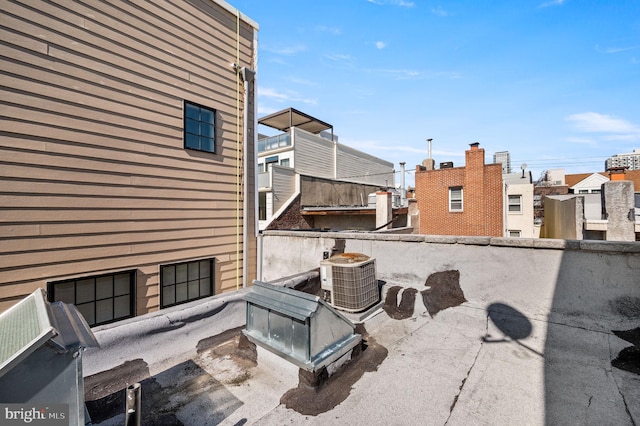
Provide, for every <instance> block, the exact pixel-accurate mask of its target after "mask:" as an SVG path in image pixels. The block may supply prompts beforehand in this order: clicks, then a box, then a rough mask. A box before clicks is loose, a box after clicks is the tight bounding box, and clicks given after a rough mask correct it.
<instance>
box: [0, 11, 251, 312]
mask: <svg viewBox="0 0 640 426" xmlns="http://www.w3.org/2000/svg"><path fill="white" fill-rule="evenodd" d="M32 4H33V3H31V2H21V1H4V2H2V6H1V7H2V21H3V26H4V27H6V28H7V29H2V30H0V36H1V37H2V39H3V44H2V45H0V55H2V56H3V60H2V61H1V62H0V98H1V99H2V104H1V105H0V138H1V142H0V310H4V309H6V308H7V307H8V306H10V305H11V304H12V303H14V302H15V301H16V300H18V299H20V298H21V297H23V296H24V295H26V294H28V293H30V292H32V291H33V290H34V289H35V288H37V287H46V283H47V282H49V281H54V280H59V279H65V278H71V277H79V276H85V275H92V274H96V273H101V272H112V271H119V270H129V269H136V270H137V280H138V281H137V284H138V285H137V287H138V288H137V296H138V300H137V313H138V314H141V313H145V312H148V311H150V310H155V309H157V308H158V304H159V298H158V293H159V291H158V280H159V278H158V271H159V265H160V264H163V263H173V262H177V261H182V260H189V259H197V258H204V257H215V258H216V292H217V293H218V292H221V291H224V290H229V289H235V288H236V286H237V285H238V282H239V283H240V285H241V284H242V277H241V276H238V274H242V265H241V263H242V256H243V253H242V223H243V222H242V219H243V215H244V214H245V212H243V211H242V206H243V197H244V191H245V190H246V191H254V190H255V186H254V185H253V184H250V185H248V186H247V188H244V187H243V186H242V185H240V186H238V182H239V181H240V182H242V174H243V173H244V171H243V170H242V165H243V156H244V155H247V156H248V158H249V170H248V171H247V173H248V175H249V176H248V177H249V182H253V176H254V172H253V169H254V161H253V156H254V153H253V149H254V144H253V143H250V144H249V150H248V151H247V152H244V149H240V150H239V149H238V139H239V137H240V143H241V137H242V135H243V129H242V124H243V117H242V111H243V108H244V105H243V86H242V82H241V81H239V79H238V77H237V75H236V73H235V71H234V70H233V68H232V67H231V66H230V64H231V63H234V62H236V63H239V64H240V65H241V66H247V67H249V68H255V64H254V58H255V48H256V47H255V45H254V44H255V37H254V28H253V27H251V26H250V25H249V24H248V23H246V22H243V21H238V19H237V17H236V16H234V15H233V14H232V13H230V12H229V11H228V10H226V9H225V8H222V7H220V6H219V5H217V4H216V3H215V2H213V1H210V0H200V1H197V0H194V1H190V2H186V1H185V2H175V3H173V4H172V3H170V2H158V3H157V4H156V3H152V2H117V3H111V2H100V1H74V2H71V1H68V0H56V1H51V2H39V3H38V7H37V8H35V7H33V6H32ZM238 25H239V30H240V31H239V38H238V35H237V27H238ZM238 49H239V58H238V57H237V54H238ZM252 94H253V91H252ZM184 100H188V101H192V102H196V103H199V104H202V105H204V106H207V107H211V108H214V109H216V110H217V116H216V127H217V128H216V137H217V143H216V146H217V153H216V154H211V153H203V152H198V151H191V150H185V149H184V148H183V139H182V132H183V102H184ZM238 111H239V112H240V115H238ZM253 121H254V119H253V117H250V120H249V123H251V125H253ZM249 130H250V132H249V133H250V135H249V136H250V138H251V140H252V139H253V138H254V132H253V128H251V129H249ZM238 176H240V179H239V178H238ZM249 194H250V195H249V196H248V199H247V201H248V212H247V213H246V214H248V218H249V219H250V221H249V227H248V231H249V232H248V238H249V246H248V251H249V253H253V256H255V247H256V246H255V241H254V240H255V232H254V231H253V229H254V222H253V219H252V218H253V211H254V208H255V206H254V204H255V203H254V196H253V193H252V192H249ZM238 206H240V211H239V214H240V217H239V218H237V217H236V216H237V212H238ZM238 235H239V236H240V237H239V238H238ZM250 265H252V266H253V270H250V273H249V277H248V279H249V282H250V280H251V279H252V274H253V277H255V260H253V259H252V260H251V262H250Z"/></svg>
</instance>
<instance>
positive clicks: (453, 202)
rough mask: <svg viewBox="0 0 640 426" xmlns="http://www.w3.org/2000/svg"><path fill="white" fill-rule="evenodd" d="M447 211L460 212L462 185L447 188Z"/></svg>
mask: <svg viewBox="0 0 640 426" xmlns="http://www.w3.org/2000/svg"><path fill="white" fill-rule="evenodd" d="M449 211H450V212H461V211H462V187H461V186H455V187H451V188H449Z"/></svg>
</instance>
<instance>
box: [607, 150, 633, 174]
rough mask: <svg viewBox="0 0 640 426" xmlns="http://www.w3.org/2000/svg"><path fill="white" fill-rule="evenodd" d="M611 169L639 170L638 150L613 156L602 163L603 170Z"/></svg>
mask: <svg viewBox="0 0 640 426" xmlns="http://www.w3.org/2000/svg"><path fill="white" fill-rule="evenodd" d="M612 167H627V168H628V170H640V149H634V150H633V152H631V153H629V154H615V155H614V156H612V157H609V158H607V161H605V162H604V170H605V171H607V170H609V169H610V168H612Z"/></svg>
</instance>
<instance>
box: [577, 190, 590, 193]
mask: <svg viewBox="0 0 640 426" xmlns="http://www.w3.org/2000/svg"><path fill="white" fill-rule="evenodd" d="M588 193H589V190H588V189H580V190H578V194H588Z"/></svg>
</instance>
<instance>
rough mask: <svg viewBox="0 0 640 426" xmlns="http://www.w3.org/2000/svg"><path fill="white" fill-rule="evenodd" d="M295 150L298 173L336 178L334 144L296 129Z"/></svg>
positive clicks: (295, 163)
mask: <svg viewBox="0 0 640 426" xmlns="http://www.w3.org/2000/svg"><path fill="white" fill-rule="evenodd" d="M293 131H294V132H295V135H294V149H295V159H294V161H293V164H294V165H295V169H296V172H297V173H299V174H301V175H308V176H316V177H321V178H325V179H333V178H334V170H333V164H334V163H333V157H334V151H333V142H331V141H330V140H327V139H324V138H321V137H320V136H317V135H313V134H311V133H309V132H305V131H304V130H300V129H296V128H294V129H293Z"/></svg>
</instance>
